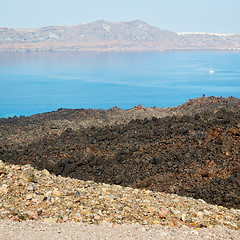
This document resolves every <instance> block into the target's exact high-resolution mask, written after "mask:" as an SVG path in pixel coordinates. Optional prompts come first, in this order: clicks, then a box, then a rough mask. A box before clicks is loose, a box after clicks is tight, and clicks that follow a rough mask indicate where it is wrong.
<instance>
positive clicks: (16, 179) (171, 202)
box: [0, 161, 240, 239]
mask: <svg viewBox="0 0 240 240" xmlns="http://www.w3.org/2000/svg"><path fill="white" fill-rule="evenodd" d="M0 186H1V187H0V196H1V200H0V219H2V220H0V230H1V231H0V232H1V234H0V239H16V236H17V239H44V238H45V239H46V238H50V239H177V238H178V239H186V238H188V239H238V237H239V236H240V235H239V234H240V232H239V228H240V210H237V209H228V208H225V207H221V206H217V205H211V204H207V203H206V202H205V201H204V200H202V199H193V198H187V197H181V196H178V195H176V194H168V193H162V192H153V191H149V190H145V189H144V190H140V189H133V188H129V187H121V186H119V185H108V184H105V183H99V184H97V183H95V182H91V181H82V180H78V179H73V178H69V177H68V178H65V177H62V176H56V175H54V174H50V173H49V172H48V171H47V170H43V171H38V170H36V169H34V168H32V167H31V166H29V165H25V166H21V165H9V164H4V163H3V162H2V161H1V162H0ZM7 219H9V220H11V221H6V220H7ZM22 221H27V222H23V223H22V224H20V223H18V222H22ZM29 221H30V222H29ZM32 221H34V222H32ZM57 223H64V224H61V225H59V224H57ZM86 224H87V225H86ZM89 225H92V227H90V226H89ZM204 229H207V230H204ZM233 230H235V231H233ZM236 230H237V231H236Z"/></svg>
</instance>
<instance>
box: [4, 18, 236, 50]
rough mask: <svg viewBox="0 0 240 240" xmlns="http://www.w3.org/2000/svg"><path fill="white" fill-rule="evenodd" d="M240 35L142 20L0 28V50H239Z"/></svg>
mask: <svg viewBox="0 0 240 240" xmlns="http://www.w3.org/2000/svg"><path fill="white" fill-rule="evenodd" d="M239 46H240V34H230V35H223V34H222V35H221V34H191V33H189V34H179V33H174V32H170V31H167V30H160V29H159V28H156V27H152V26H150V25H148V24H146V23H145V22H142V21H140V20H136V21H130V22H107V21H104V20H99V21H95V22H92V23H88V24H81V25H75V26H48V27H43V28H39V29H9V28H0V51H164V50H174V49H239Z"/></svg>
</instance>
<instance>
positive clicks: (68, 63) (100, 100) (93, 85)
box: [0, 51, 240, 117]
mask: <svg viewBox="0 0 240 240" xmlns="http://www.w3.org/2000/svg"><path fill="white" fill-rule="evenodd" d="M211 68H213V70H214V71H215V72H214V73H212V74H211V73H209V70H210V69H211ZM203 94H205V95H206V96H212V95H214V96H223V97H228V96H234V97H238V98H239V97H240V53H239V52H186V51H183V52H164V53H75V52H74V53H70V52H58V53H57V52H56V53H54V52H48V53H0V117H9V116H10V117H13V116H15V115H16V116H20V115H25V116H29V115H32V114H36V113H42V112H47V111H53V110H57V109H58V108H102V109H108V108H111V107H114V106H118V107H120V108H123V109H129V108H132V107H134V106H136V105H138V104H141V105H143V106H144V107H153V106H156V107H172V106H176V105H179V104H183V103H184V102H186V101H187V100H188V99H192V98H196V97H201V96H202V95H203Z"/></svg>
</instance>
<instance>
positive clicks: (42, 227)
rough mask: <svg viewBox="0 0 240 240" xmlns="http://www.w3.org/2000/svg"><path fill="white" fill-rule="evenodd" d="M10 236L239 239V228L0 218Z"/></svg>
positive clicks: (2, 234)
mask: <svg viewBox="0 0 240 240" xmlns="http://www.w3.org/2000/svg"><path fill="white" fill-rule="evenodd" d="M6 239H8V240H11V239H14V240H16V239H24V240H27V239H31V240H33V239H39V240H40V239H44V240H45V239H57V240H61V239H84V240H88V239H89V240H94V239H102V240H103V239H111V240H114V239H159V240H161V239H164V240H168V239H172V240H174V239H178V240H180V239H208V240H210V239H214V240H216V239H227V240H230V239H240V231H234V230H230V229H225V228H215V229H207V228H204V229H199V230H196V229H193V228H188V227H186V226H185V227H182V228H172V227H163V226H160V225H154V226H149V225H146V226H141V225H112V224H106V225H102V226H99V225H88V224H83V223H76V222H74V223H55V224H48V223H44V222H40V221H24V222H13V221H10V220H1V221H0V240H6Z"/></svg>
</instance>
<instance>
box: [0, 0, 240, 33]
mask: <svg viewBox="0 0 240 240" xmlns="http://www.w3.org/2000/svg"><path fill="white" fill-rule="evenodd" d="M98 19H104V20H106V21H118V22H119V21H131V20H136V19H139V20H143V21H145V22H146V23H148V24H150V25H152V26H156V27H159V28H160V29H167V30H170V31H174V32H213V33H240V24H239V23H240V0H115V1H114V0H0V26H2V27H10V28H39V27H43V26H50V25H75V24H81V23H87V22H93V21H95V20H98Z"/></svg>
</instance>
